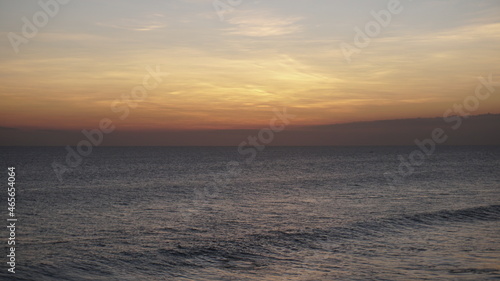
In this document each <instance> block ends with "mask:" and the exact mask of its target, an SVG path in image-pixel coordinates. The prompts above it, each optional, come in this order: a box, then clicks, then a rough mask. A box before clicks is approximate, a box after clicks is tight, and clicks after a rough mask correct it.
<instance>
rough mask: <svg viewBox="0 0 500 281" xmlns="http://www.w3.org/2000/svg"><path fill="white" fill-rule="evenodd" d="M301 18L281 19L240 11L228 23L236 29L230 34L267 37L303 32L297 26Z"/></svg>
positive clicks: (267, 14) (264, 14) (231, 29)
mask: <svg viewBox="0 0 500 281" xmlns="http://www.w3.org/2000/svg"><path fill="white" fill-rule="evenodd" d="M300 20H302V18H301V17H280V16H276V15H271V14H269V13H262V12H257V11H238V12H235V14H234V16H233V17H232V18H231V19H229V20H228V22H229V23H230V24H232V25H234V27H232V28H230V29H229V30H228V31H229V34H233V35H243V36H252V37H266V36H279V35H286V34H292V33H297V32H300V31H302V26H301V25H299V24H297V22H299V21H300Z"/></svg>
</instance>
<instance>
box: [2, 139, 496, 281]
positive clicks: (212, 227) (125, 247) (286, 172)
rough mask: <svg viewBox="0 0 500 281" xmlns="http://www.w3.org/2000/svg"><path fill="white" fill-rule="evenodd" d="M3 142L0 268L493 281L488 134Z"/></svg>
mask: <svg viewBox="0 0 500 281" xmlns="http://www.w3.org/2000/svg"><path fill="white" fill-rule="evenodd" d="M415 148H416V147H266V148H265V150H264V151H262V152H259V153H258V154H257V157H256V158H255V160H253V161H248V162H249V163H245V160H248V155H243V156H242V155H239V154H238V151H237V148H235V147H98V148H94V149H93V151H92V154H91V155H90V156H88V157H85V159H84V161H83V163H82V164H81V165H79V166H77V167H76V168H74V169H72V170H71V171H68V172H66V173H64V175H63V176H62V181H59V180H58V179H57V177H56V175H55V173H54V171H53V169H52V166H51V165H52V163H53V162H54V161H56V162H58V163H61V164H64V163H65V157H66V150H65V149H64V148H63V147H24V148H21V147H17V148H15V147H2V148H0V157H1V159H0V161H1V163H2V169H4V171H3V172H1V174H2V176H1V177H0V178H1V179H2V182H3V184H2V185H3V186H4V189H5V192H2V196H1V197H0V198H2V200H1V204H2V205H4V207H5V208H4V207H2V208H3V209H4V211H3V212H2V214H4V218H3V219H4V222H5V219H6V218H7V200H6V199H5V198H6V192H7V167H8V166H14V167H16V172H17V177H16V215H17V218H18V222H17V224H16V226H17V227H16V273H15V274H11V273H8V272H7V268H8V266H7V264H6V261H7V257H6V254H7V243H6V242H7V235H8V232H7V230H6V229H5V227H2V228H3V230H2V232H1V233H2V237H4V238H2V240H4V242H2V243H3V244H4V252H3V254H2V256H3V258H2V271H1V272H0V280H36V281H43V280H499V279H500V147H492V146H490V147H486V146H485V147H438V148H436V151H435V153H434V154H432V155H431V156H429V157H427V158H426V159H425V162H424V163H423V164H422V165H420V166H415V167H414V172H413V174H411V175H409V176H407V177H405V178H403V179H401V180H400V181H397V182H396V183H395V184H389V183H388V182H387V180H386V177H385V176H384V173H386V172H392V173H394V172H397V169H398V165H399V160H398V155H403V156H405V157H407V155H408V154H409V153H410V152H411V151H413V150H414V149H415Z"/></svg>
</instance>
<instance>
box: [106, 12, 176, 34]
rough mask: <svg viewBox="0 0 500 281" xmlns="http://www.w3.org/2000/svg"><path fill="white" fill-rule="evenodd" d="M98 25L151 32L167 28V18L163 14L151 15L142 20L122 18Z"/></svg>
mask: <svg viewBox="0 0 500 281" xmlns="http://www.w3.org/2000/svg"><path fill="white" fill-rule="evenodd" d="M97 25H100V26H105V27H111V28H117V29H125V30H131V31H150V30H155V29H162V28H165V27H166V26H167V24H166V23H165V16H164V15H162V14H151V15H147V16H143V17H140V18H122V19H117V20H114V21H110V22H99V23H97Z"/></svg>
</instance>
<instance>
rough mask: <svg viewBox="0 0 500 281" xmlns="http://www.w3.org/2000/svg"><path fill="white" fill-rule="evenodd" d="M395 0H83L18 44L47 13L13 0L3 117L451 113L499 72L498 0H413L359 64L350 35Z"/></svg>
mask: <svg viewBox="0 0 500 281" xmlns="http://www.w3.org/2000/svg"><path fill="white" fill-rule="evenodd" d="M47 1H49V0H42V2H47ZM221 2H222V3H228V2H227V1H226V0H221ZM230 2H231V3H234V2H237V1H234V0H232V1H230ZM388 2H389V0H384V1H373V0H356V1H331V0H311V1H309V0H308V1H306V0H297V1H290V0H273V1H271V0H268V1H251V0H242V1H241V4H240V5H237V6H235V7H233V8H232V9H231V10H228V11H226V12H225V13H224V15H223V16H224V19H222V20H221V18H220V17H219V15H218V13H217V11H216V10H215V8H214V6H213V1H212V0H175V1H174V0H161V1H160V0H156V1H153V0H147V1H144V0H143V1H132V0H120V1H118V0H107V1H97V0H85V1H84V0H73V1H70V2H69V3H67V4H64V5H62V4H61V5H59V11H58V13H56V14H55V15H54V16H53V17H50V18H49V20H48V24H47V25H46V26H43V27H41V28H39V31H38V33H37V34H36V35H35V36H34V37H32V38H29V39H28V42H27V43H23V44H20V45H19V46H18V49H19V52H18V53H16V52H15V51H14V48H13V47H12V45H11V43H10V41H9V35H8V34H9V32H14V33H16V34H17V35H19V36H22V28H23V25H24V22H23V20H22V18H23V17H26V18H27V19H28V20H29V21H31V22H32V21H33V20H32V17H33V15H34V14H35V13H36V12H37V11H43V10H42V8H41V7H40V6H39V4H38V1H1V2H0V28H1V29H0V33H1V37H0V62H1V66H2V67H1V68H0V100H1V102H0V127H4V128H15V129H30V130H33V129H36V130H74V131H80V130H82V129H85V128H87V129H92V128H96V127H97V126H98V123H99V120H101V119H102V118H110V119H112V120H113V121H115V122H116V125H117V130H119V131H144V130H152V131H158V130H159V131H161V130H212V129H255V128H261V127H263V126H266V125H267V124H268V123H269V120H270V119H271V118H272V117H273V109H274V108H287V110H288V112H290V113H292V114H294V115H295V116H296V118H295V119H294V120H293V124H292V125H293V126H310V125H327V124H338V123H349V122H357V121H373V120H385V119H401V118H417V117H439V116H442V115H443V113H444V112H445V111H446V109H447V108H449V107H451V106H452V105H453V104H454V103H461V102H462V101H463V100H464V98H465V97H467V96H469V95H471V94H473V93H474V90H475V88H476V85H477V84H478V80H477V77H479V76H485V77H486V76H488V75H489V74H492V75H493V80H495V81H500V2H499V1H497V0H489V1H488V0H486V1H460V0H441V1H436V0H433V1H425V0H424V1H409V0H402V1H401V9H402V11H401V12H400V13H399V14H392V20H391V22H390V24H389V25H388V26H387V27H382V29H381V32H380V34H379V35H377V36H375V37H374V38H372V39H371V42H370V44H369V45H368V46H366V47H364V48H362V49H361V50H360V52H359V53H356V54H353V55H352V57H351V62H350V63H349V62H347V60H346V59H345V57H344V55H343V53H342V50H341V48H340V45H341V43H342V42H345V43H347V44H351V45H353V44H354V37H355V35H356V32H355V28H356V27H359V28H360V29H364V28H365V25H366V24H367V23H368V22H370V21H372V20H373V16H372V15H371V11H375V12H378V11H380V10H383V9H387V3H388ZM226 5H229V4H226ZM219 13H220V11H219ZM157 65H159V66H160V68H161V71H162V72H165V73H168V74H169V75H168V76H165V77H164V78H163V81H162V83H161V84H160V85H159V86H158V87H157V88H155V89H153V90H150V91H148V96H147V98H146V99H145V100H144V101H141V102H138V103H137V104H138V105H137V107H136V108H131V109H130V115H129V116H128V117H127V118H125V119H124V120H120V119H119V118H118V117H119V116H120V114H117V113H115V112H113V111H112V110H111V109H110V106H111V104H112V103H113V101H115V100H119V99H120V97H121V96H122V95H123V94H127V93H130V91H131V90H132V89H133V88H134V87H136V86H138V85H141V83H142V81H143V77H144V76H145V75H147V74H148V71H147V70H146V67H148V66H151V67H153V68H154V67H156V66H157ZM499 93H500V90H499V91H497V92H496V94H499ZM488 112H491V113H500V95H492V96H491V97H490V98H489V99H488V100H487V102H482V103H481V105H480V107H479V108H478V110H477V111H476V112H474V114H484V113H488Z"/></svg>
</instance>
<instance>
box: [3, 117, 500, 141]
mask: <svg viewBox="0 0 500 281" xmlns="http://www.w3.org/2000/svg"><path fill="white" fill-rule="evenodd" d="M448 118H449V119H448V120H447V121H448V122H446V121H445V120H444V119H443V118H442V117H436V118H415V119H395V120H379V121H367V122H354V123H344V124H331V125H318V126H301V127H299V126H293V125H290V126H289V127H287V128H286V129H285V130H284V131H282V132H279V133H276V134H275V135H274V139H273V141H272V142H271V143H269V144H268V145H269V146H319V145H321V146H328V145H339V146H351V145H355V146H358V145H359V146H367V145H377V146H378V145H414V141H415V139H419V140H422V139H426V138H430V137H431V133H432V131H433V130H434V129H435V128H441V129H443V130H444V132H445V134H446V135H447V136H448V139H447V141H446V142H445V143H444V145H500V114H483V115H475V116H469V117H468V118H464V117H461V116H453V117H448ZM460 120H461V121H462V123H459V122H460ZM454 127H455V128H454ZM85 129H88V130H90V129H93V128H85ZM259 130H260V128H258V129H251V130H250V129H244V130H192V131H159V130H158V131H120V130H119V128H118V129H117V130H116V131H115V132H112V133H110V134H108V135H105V136H104V141H103V144H102V145H103V146H238V145H239V144H240V143H241V142H243V141H245V140H247V138H248V137H249V136H257V133H258V132H259ZM83 139H85V136H84V135H83V134H82V133H81V132H79V131H65V130H31V129H20V128H6V127H0V145H1V146H62V145H71V146H74V145H76V144H77V143H78V142H79V141H81V140H83Z"/></svg>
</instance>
